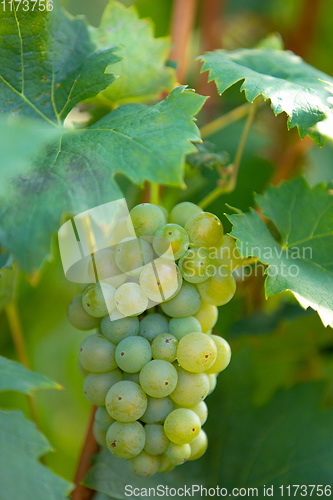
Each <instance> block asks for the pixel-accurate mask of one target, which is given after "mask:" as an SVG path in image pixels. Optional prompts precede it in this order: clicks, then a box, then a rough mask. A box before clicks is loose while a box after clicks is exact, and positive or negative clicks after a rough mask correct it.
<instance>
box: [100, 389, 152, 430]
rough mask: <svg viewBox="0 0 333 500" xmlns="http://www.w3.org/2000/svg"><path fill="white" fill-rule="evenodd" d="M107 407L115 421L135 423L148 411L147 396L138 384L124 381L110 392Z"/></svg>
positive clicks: (106, 401)
mask: <svg viewBox="0 0 333 500" xmlns="http://www.w3.org/2000/svg"><path fill="white" fill-rule="evenodd" d="M105 406H106V409H107V411H108V413H109V415H110V416H111V417H112V418H114V419H115V420H118V421H119V422H134V420H138V419H139V418H140V417H142V415H143V414H144V412H145V411H146V408H147V396H146V394H145V393H144V391H143V390H142V389H141V387H140V386H139V385H138V384H136V383H135V382H130V381H129V380H123V381H122V382H117V384H115V385H113V386H112V387H111V389H110V390H109V391H108V393H107V394H106V397H105Z"/></svg>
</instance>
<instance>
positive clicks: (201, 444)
mask: <svg viewBox="0 0 333 500" xmlns="http://www.w3.org/2000/svg"><path fill="white" fill-rule="evenodd" d="M207 447H208V438H207V434H206V433H205V431H204V430H203V429H200V432H199V434H198V435H197V437H196V438H194V439H193V441H191V443H190V448H191V455H190V457H189V460H190V461H192V460H198V458H201V457H202V455H204V453H206V450H207Z"/></svg>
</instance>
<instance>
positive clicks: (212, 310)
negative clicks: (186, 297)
mask: <svg viewBox="0 0 333 500" xmlns="http://www.w3.org/2000/svg"><path fill="white" fill-rule="evenodd" d="M194 317H195V318H196V319H197V320H198V321H199V323H200V325H201V328H202V331H203V332H204V333H207V332H208V331H209V330H211V329H212V328H214V326H215V325H216V322H217V318H218V309H217V307H216V306H213V305H212V304H208V303H207V302H205V301H204V300H202V301H201V306H200V309H199V311H198V312H197V313H196V314H195V315H194Z"/></svg>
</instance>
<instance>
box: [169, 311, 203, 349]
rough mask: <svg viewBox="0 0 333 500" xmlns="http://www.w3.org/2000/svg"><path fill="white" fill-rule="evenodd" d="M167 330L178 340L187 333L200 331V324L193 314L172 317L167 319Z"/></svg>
mask: <svg viewBox="0 0 333 500" xmlns="http://www.w3.org/2000/svg"><path fill="white" fill-rule="evenodd" d="M200 309H201V308H200ZM200 309H199V312H200ZM197 314H198V313H197ZM169 332H170V333H171V334H172V335H174V336H175V337H176V339H177V340H178V342H179V341H180V339H182V338H183V337H185V335H187V334H188V333H193V332H201V324H200V322H199V321H198V319H197V318H196V317H195V316H188V317H186V318H172V319H171V320H170V321H169Z"/></svg>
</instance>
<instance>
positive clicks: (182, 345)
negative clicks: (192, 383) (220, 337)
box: [177, 333, 217, 373]
mask: <svg viewBox="0 0 333 500" xmlns="http://www.w3.org/2000/svg"><path fill="white" fill-rule="evenodd" d="M216 355H217V349H216V345H215V343H214V341H213V340H212V338H211V337H209V336H208V335H206V334H205V333H188V334H187V335H185V337H183V338H182V339H180V341H179V344H178V347H177V361H178V363H179V364H180V366H181V367H182V368H184V370H187V371H188V372H194V373H199V372H204V371H206V370H208V368H210V367H211V366H212V365H213V364H214V362H215V360H216Z"/></svg>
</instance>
